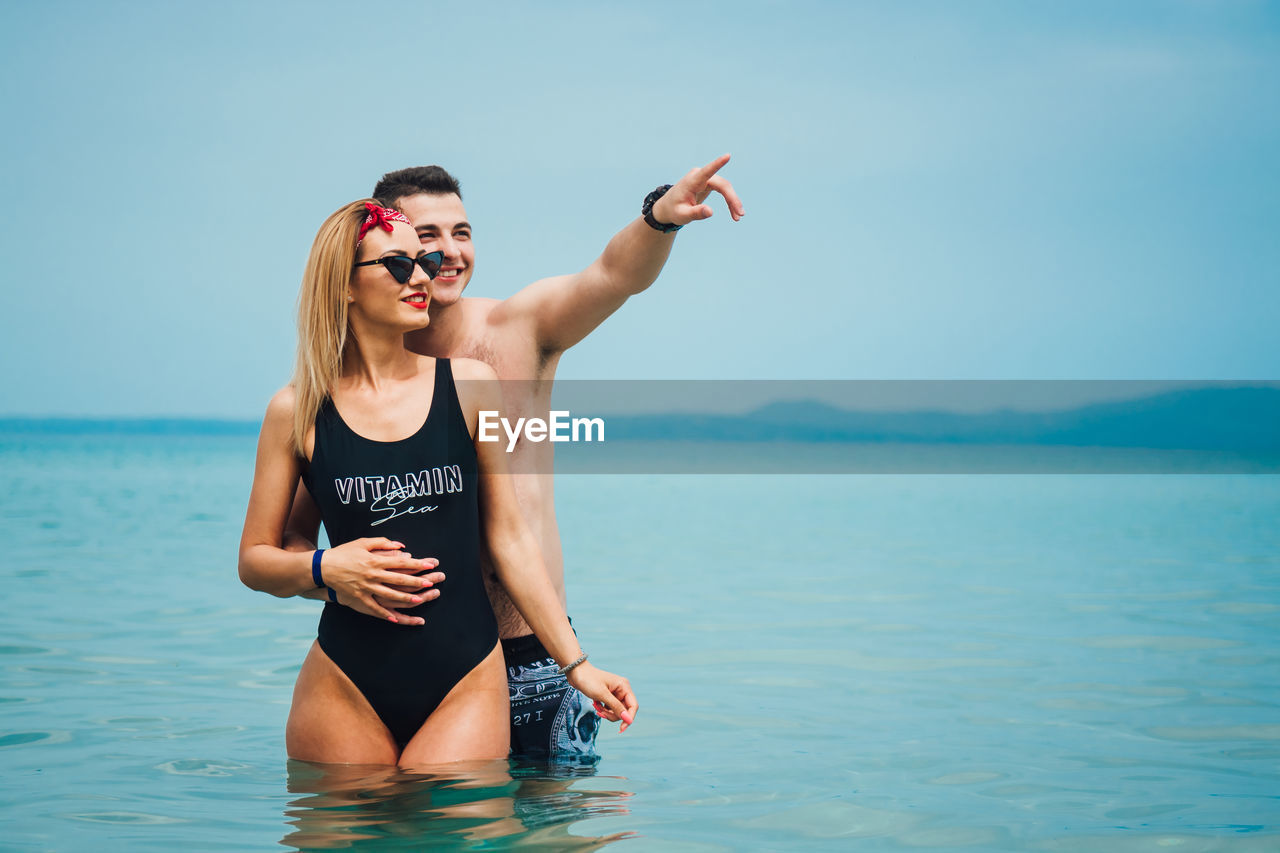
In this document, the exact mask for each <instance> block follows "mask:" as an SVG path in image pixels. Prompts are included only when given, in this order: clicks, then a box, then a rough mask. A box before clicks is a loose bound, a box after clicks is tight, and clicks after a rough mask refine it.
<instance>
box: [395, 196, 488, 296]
mask: <svg viewBox="0 0 1280 853" xmlns="http://www.w3.org/2000/svg"><path fill="white" fill-rule="evenodd" d="M396 206H397V207H398V208H400V211H401V212H402V213H404V215H405V216H407V217H409V221H410V222H412V223H413V228H414V230H415V231H417V232H418V240H419V241H420V242H421V244H422V248H423V249H426V250H427V251H428V252H434V251H435V250H437V249H439V250H440V251H442V252H444V264H443V265H442V266H441V267H440V274H439V275H437V276H436V279H435V281H433V282H431V301H432V302H434V303H435V304H437V305H452V304H453V303H455V302H457V301H458V300H459V299H460V298H462V291H463V289H464V288H465V287H466V286H467V282H469V281H471V271H472V269H473V268H474V267H475V261H476V251H475V246H474V244H472V242H471V223H470V222H468V221H467V209H466V208H465V207H463V206H462V199H460V198H458V196H457V195H455V194H454V193H449V194H448V195H426V194H425V193H419V194H417V195H410V196H405V197H404V198H401V199H400V200H399V201H398V202H396Z"/></svg>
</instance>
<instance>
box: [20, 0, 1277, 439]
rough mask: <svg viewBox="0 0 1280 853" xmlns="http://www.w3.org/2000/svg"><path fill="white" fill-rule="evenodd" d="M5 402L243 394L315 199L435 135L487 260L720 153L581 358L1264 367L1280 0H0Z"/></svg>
mask: <svg viewBox="0 0 1280 853" xmlns="http://www.w3.org/2000/svg"><path fill="white" fill-rule="evenodd" d="M0 56H2V57H3V58H2V59H0V62H2V63H3V64H4V72H5V78H6V80H7V81H8V86H7V87H6V89H5V90H4V92H3V94H0V102H2V106H3V113H4V115H5V117H6V128H7V132H6V133H5V134H4V138H3V141H0V157H2V158H3V162H4V164H5V166H4V169H3V187H4V197H5V199H6V201H7V203H6V204H5V205H4V210H3V212H0V217H2V218H3V227H2V228H0V234H2V235H3V236H2V237H0V241H2V244H0V248H2V249H3V255H4V257H5V259H6V261H7V273H6V274H5V276H4V277H3V290H4V297H5V300H4V302H5V308H4V310H3V312H0V356H2V357H3V360H4V364H5V366H6V370H5V371H4V376H3V379H0V414H31V415H49V414H65V415H193V416H214V417H235V418H256V417H259V416H260V414H261V411H262V409H263V407H264V406H265V403H266V400H267V398H268V397H269V396H270V394H271V392H272V391H273V390H274V389H275V388H277V387H279V386H280V385H281V384H283V383H284V382H286V381H287V379H288V375H289V371H290V368H291V365H292V355H293V348H294V326H293V321H294V304H295V299H296V294H297V284H298V280H299V277H300V275H301V270H302V266H303V263H304V260H305V256H306V252H307V249H308V247H309V245H310V242H311V239H312V237H313V236H314V233H315V230H316V228H317V227H318V226H319V224H320V222H321V220H323V218H324V217H325V216H326V215H327V214H328V213H329V212H331V211H332V210H333V209H335V208H336V207H338V206H339V205H341V204H342V203H344V202H346V201H349V200H351V199H354V198H358V197H362V196H364V195H366V194H367V193H368V191H369V190H370V189H371V188H372V184H373V182H374V180H376V178H377V177H378V176H379V175H380V174H381V173H382V172H384V171H386V170H389V169H393V168H398V167H401V166H406V165H414V164H421V163H433V162H434V163H440V164H442V165H444V166H446V167H447V168H449V169H451V170H452V171H453V172H454V173H455V174H456V175H457V176H458V177H459V178H460V179H461V181H462V183H463V191H464V194H465V197H466V199H465V200H466V203H467V206H468V213H469V215H470V217H471V220H472V222H473V223H474V224H475V226H476V241H477V254H478V261H477V271H476V276H475V278H474V280H473V283H472V285H471V291H470V292H471V293H472V294H474V295H486V296H498V297H501V296H506V295H509V294H510V293H512V292H514V291H515V290H517V289H519V288H520V287H521V286H523V285H524V284H526V283H528V282H529V281H532V280H534V279H536V278H540V277H542V276H545V275H551V274H556V273H562V272H569V271H573V270H576V269H580V268H582V267H583V266H585V265H586V264H587V263H589V262H590V261H591V260H592V259H593V258H594V257H595V256H596V255H597V254H598V253H599V251H600V250H601V249H602V248H603V246H604V244H605V243H606V242H607V240H608V238H609V237H610V236H611V235H612V234H613V232H615V231H616V230H617V229H618V228H620V227H622V226H623V225H624V224H625V223H626V222H627V221H629V219H630V218H631V217H633V216H634V215H635V214H636V212H637V211H638V207H639V204H640V200H641V198H642V197H643V196H644V194H645V193H646V192H647V191H648V190H649V189H651V188H652V187H653V186H654V185H656V184H659V183H663V182H666V181H671V180H675V179H676V178H677V177H678V176H679V175H680V174H682V173H683V172H684V171H685V170H687V169H688V168H689V167H691V166H694V165H697V164H700V163H702V162H705V161H707V160H710V159H711V158H712V157H714V156H715V155H717V154H719V153H721V152H724V151H729V152H731V153H732V154H733V157H734V160H733V162H732V163H730V165H729V166H728V167H727V168H726V170H725V174H726V176H727V177H729V178H730V179H731V180H733V181H734V183H735V185H736V186H737V187H738V189H739V191H740V193H741V195H742V197H743V200H744V203H745V205H746V209H747V216H746V218H745V219H744V220H743V221H742V222H740V223H733V222H732V221H731V220H730V219H729V217H728V215H727V213H726V212H725V211H724V209H723V206H720V207H719V209H718V212H717V215H716V216H715V217H714V218H713V219H711V220H709V221H707V222H703V223H695V224H694V225H691V226H690V227H689V228H687V229H686V230H685V231H684V232H682V233H681V235H680V237H679V238H678V242H677V245H676V249H675V252H674V254H673V256H672V259H671V261H670V263H669V264H668V267H667V270H666V272H664V274H663V276H662V278H660V279H659V281H658V283H657V284H656V285H655V286H654V287H653V288H652V289H651V290H650V291H649V292H647V293H646V294H644V295H642V296H641V297H638V298H637V299H634V300H632V301H631V302H630V303H629V304H628V305H626V306H625V307H624V308H623V309H622V310H621V311H620V312H619V313H618V314H617V315H616V316H615V317H613V318H611V319H610V320H609V321H608V322H607V323H606V324H605V325H604V326H603V327H602V328H601V329H600V330H599V331H597V332H596V333H595V334H594V335H593V336H592V337H591V338H589V339H588V340H587V341H586V342H584V343H583V344H581V345H580V346H579V347H577V348H575V349H574V350H573V351H571V352H570V353H569V354H567V355H566V356H565V358H564V360H563V362H562V368H561V376H562V377H566V378H591V379H610V378H628V379H662V378H706V379H714V378H735V379H787V378H797V379H801V378H803V379H908V378H921V379H962V378H963V379H1039V378H1043V379H1275V378H1278V377H1280V345H1277V343H1276V340H1275V339H1276V334H1275V327H1276V325H1277V319H1278V318H1280V241H1277V240H1276V239H1275V238H1274V235H1275V234H1276V233H1277V232H1280V227H1278V226H1280V192H1278V190H1280V110H1278V109H1277V106H1278V105H1280V4H1277V3H1262V2H1208V0H1196V2H1179V0H1161V2H1126V3H1114V2H1073V3H1069V4H1049V3H1025V2H1016V1H1015V0H1009V2H966V3H927V2H905V3H876V4H872V3H760V2H754V3H753V2H746V3H742V2H735V3H705V4H701V3H690V4H684V3H663V2H657V3H645V4H627V5H625V6H624V5H623V4H599V3H541V4H534V3H500V4H491V3H475V4H469V5H465V6H463V5H461V4H450V5H444V4H429V3H398V2H385V3H381V4H376V5H373V6H369V7H367V10H366V9H364V8H362V9H361V10H359V11H357V10H354V8H353V5H352V4H349V3H325V2H305V3H304V2H295V3H273V2H263V3H260V4H259V3H248V2H244V3H239V2H229V3H209V4H186V3H181V4H180V3H169V2H136V3H94V4H90V3H69V2H48V3H39V4H36V3H28V4H16V3H7V4H4V6H3V7H2V8H0Z"/></svg>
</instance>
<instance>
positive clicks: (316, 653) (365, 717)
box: [285, 643, 399, 764]
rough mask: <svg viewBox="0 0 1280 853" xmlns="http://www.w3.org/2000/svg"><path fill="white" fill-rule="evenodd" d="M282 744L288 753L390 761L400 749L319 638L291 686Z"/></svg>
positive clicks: (323, 758) (303, 757) (306, 758)
mask: <svg viewBox="0 0 1280 853" xmlns="http://www.w3.org/2000/svg"><path fill="white" fill-rule="evenodd" d="M285 747H286V749H287V750H288V752H289V757H290V758H297V759H300V760H302V761H319V762H324V763H328V764H395V763H396V759H397V757H398V754H399V750H397V749H396V743H395V740H394V738H392V737H391V733H390V732H389V731H387V727H386V726H385V725H383V723H382V720H380V719H379V718H378V715H377V713H376V712H375V711H374V710H373V707H372V706H371V705H370V704H369V700H368V699H365V698H364V694H363V693H361V692H360V690H359V688H357V687H356V686H355V685H354V684H352V683H351V679H349V678H347V676H346V674H345V673H343V672H342V670H341V669H339V668H338V666H337V664H335V663H334V662H333V661H331V660H330V659H329V656H328V655H326V654H325V653H324V651H323V650H321V648H320V644H319V643H312V644H311V651H310V652H308V653H307V658H306V660H304V661H303V662H302V670H301V671H300V672H299V673H298V682H297V684H295V685H294V688H293V705H292V706H291V707H290V709H289V723H288V725H287V726H286V727H285Z"/></svg>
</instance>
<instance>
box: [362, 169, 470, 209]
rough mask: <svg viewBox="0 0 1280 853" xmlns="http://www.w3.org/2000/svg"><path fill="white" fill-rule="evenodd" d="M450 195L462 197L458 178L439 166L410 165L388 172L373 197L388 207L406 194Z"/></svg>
mask: <svg viewBox="0 0 1280 853" xmlns="http://www.w3.org/2000/svg"><path fill="white" fill-rule="evenodd" d="M419 193H421V194H425V195H448V194H449V193H453V194H454V195H456V196H457V197H458V198H462V187H461V185H459V184H458V179H457V178H455V177H454V176H453V175H450V174H449V173H448V172H446V171H445V170H444V169H442V168H440V167H439V166H410V167H409V168H407V169H399V170H397V171H395V172H387V173H386V174H385V175H383V176H382V178H381V179H380V180H379V181H378V185H377V186H375V187H374V188H373V197H374V198H376V199H377V200H378V202H379V203H380V204H382V205H384V206H386V207H395V206H396V202H398V201H400V199H402V198H404V197H405V196H411V195H418V194H419Z"/></svg>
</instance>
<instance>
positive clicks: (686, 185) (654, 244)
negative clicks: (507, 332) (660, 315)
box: [495, 154, 743, 352]
mask: <svg viewBox="0 0 1280 853" xmlns="http://www.w3.org/2000/svg"><path fill="white" fill-rule="evenodd" d="M728 162H729V155H728V154H725V155H723V156H721V157H717V158H716V159H715V160H713V161H712V162H710V163H708V164H707V165H705V166H702V167H701V168H697V169H691V170H690V171H689V173H688V174H686V175H685V176H684V177H683V178H681V179H680V181H679V182H678V183H676V184H673V185H672V186H671V189H669V190H667V192H666V193H665V194H664V195H663V196H662V197H661V198H659V199H658V200H657V201H656V202H654V204H653V208H652V211H651V218H652V219H653V220H654V221H655V222H657V223H658V224H659V225H667V226H683V225H687V224H688V223H690V222H693V221H695V220H698V219H706V218H708V217H710V216H711V213H712V211H711V208H710V207H709V206H707V205H706V204H703V202H704V201H705V200H706V198H707V197H708V196H709V195H711V193H713V192H717V193H720V195H722V196H724V200H725V203H726V204H727V205H728V207H729V215H730V216H732V217H733V220H734V221H735V222H736V221H738V220H739V219H741V218H742V215H743V208H742V202H741V201H740V200H739V199H738V194H737V193H735V192H734V191H733V186H732V185H731V184H730V183H729V181H728V180H726V179H725V178H723V177H721V176H720V175H717V174H716V173H717V172H719V171H720V169H721V168H723V167H724V165H725V164H726V163H728ZM675 236H676V235H675V231H674V230H672V231H670V232H668V233H664V232H662V231H660V230H658V229H657V228H655V227H653V226H651V225H650V224H649V223H647V222H646V221H645V219H644V218H643V217H638V218H636V219H635V220H634V221H632V222H631V223H630V224H629V225H627V227H625V228H623V229H622V230H621V231H619V232H618V233H617V234H615V235H614V236H613V239H611V240H610V241H609V245H607V246H605V249H604V252H602V253H601V255H600V257H598V258H596V260H595V261H593V262H592V264H591V265H590V266H589V267H587V268H586V269H585V270H583V271H582V272H579V273H575V274H573V275H561V276H553V277H551V278H544V279H542V280H540V281H536V282H534V283H533V284H531V285H529V286H528V287H526V288H524V289H523V290H521V291H520V292H519V293H517V294H515V295H514V296H512V297H511V298H509V299H507V300H506V301H505V302H504V303H503V304H502V306H501V308H500V309H499V311H500V315H501V319H502V321H504V322H515V323H522V322H527V323H529V324H530V325H531V326H532V329H533V334H534V337H535V339H536V341H537V344H538V348H539V349H540V350H542V351H543V352H563V351H564V350H566V349H568V348H569V347H571V346H573V345H574V344H576V343H577V342H578V341H580V340H582V339H583V338H585V337H586V336H587V335H588V334H590V332H591V331H592V330H593V329H595V327H596V326H599V325H600V324H601V323H602V322H604V320H605V318H607V317H608V316H609V315H610V314H612V313H613V312H614V311H616V310H618V308H619V307H621V305H622V303H623V302H626V301H627V297H629V296H633V295H635V294H637V293H639V292H641V291H642V290H644V289H645V288H647V287H648V286H649V285H651V284H653V282H654V280H656V279H657V277H658V274H659V273H660V272H662V267H663V266H664V265H665V264H666V262H667V256H668V255H669V254H670V253H671V246H672V244H673V243H674V242H675ZM495 319H497V318H496V317H495Z"/></svg>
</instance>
